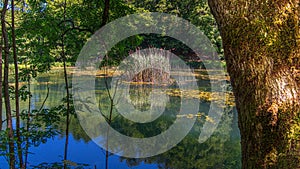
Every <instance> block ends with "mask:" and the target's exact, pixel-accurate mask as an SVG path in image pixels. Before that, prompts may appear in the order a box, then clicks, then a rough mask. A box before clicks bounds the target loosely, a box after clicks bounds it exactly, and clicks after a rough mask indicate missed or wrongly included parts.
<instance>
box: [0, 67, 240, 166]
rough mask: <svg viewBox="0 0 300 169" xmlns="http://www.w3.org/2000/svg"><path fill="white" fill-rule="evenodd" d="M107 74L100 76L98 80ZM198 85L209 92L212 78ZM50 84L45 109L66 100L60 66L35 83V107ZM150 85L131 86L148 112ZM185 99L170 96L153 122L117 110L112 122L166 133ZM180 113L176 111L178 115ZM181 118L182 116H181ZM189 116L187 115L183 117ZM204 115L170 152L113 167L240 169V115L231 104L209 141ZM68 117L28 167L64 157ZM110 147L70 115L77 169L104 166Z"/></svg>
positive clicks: (114, 161)
mask: <svg viewBox="0 0 300 169" xmlns="http://www.w3.org/2000/svg"><path fill="white" fill-rule="evenodd" d="M101 80H103V78H102V79H101V78H97V79H96V84H97V82H98V81H99V82H100V81H101ZM198 85H199V89H200V90H202V91H209V86H210V85H209V81H207V80H203V79H198ZM47 87H49V89H50V90H49V97H48V99H47V101H46V103H45V105H44V107H45V108H51V107H54V106H57V105H59V104H60V103H61V99H62V98H63V97H64V95H65V92H64V79H63V74H62V71H59V70H56V71H52V72H51V73H48V74H43V75H41V76H39V77H38V78H37V79H36V81H35V82H34V83H33V84H32V85H31V91H32V94H33V96H32V104H31V109H39V108H40V106H41V105H42V102H43V100H44V99H45V97H46V94H47ZM148 90H150V89H149V86H147V85H132V86H131V89H130V94H131V95H130V97H132V98H131V99H132V101H133V102H135V106H136V108H138V109H140V110H143V109H147V106H148V107H149V103H148V102H147V100H145V99H144V100H143V99H141V98H147V97H146V96H145V95H147V93H148V94H149V92H148ZM105 92H106V91H105V86H103V85H102V86H101V85H100V86H97V87H96V93H97V96H99V97H98V98H97V99H98V101H99V102H100V103H101V105H102V107H101V106H100V107H101V108H100V109H103V111H104V112H105V111H107V110H106V109H107V107H109V102H108V100H107V96H105ZM180 99H181V98H180V97H178V96H176V95H172V94H171V95H169V102H168V103H167V106H166V109H165V112H164V113H163V115H162V117H160V118H158V119H157V120H155V121H154V122H151V123H146V124H133V123H132V122H130V121H128V120H126V119H124V118H122V117H120V116H117V115H116V114H117V113H116V112H114V118H113V121H112V123H111V126H112V127H114V128H115V129H116V130H117V131H119V132H120V133H122V134H126V135H128V136H135V137H150V136H155V135H157V134H159V133H160V132H162V131H165V130H166V129H167V128H168V126H170V125H171V124H172V123H173V122H174V120H175V119H176V112H177V111H178V109H179V108H180ZM199 102H200V106H199V110H200V112H202V113H204V114H207V113H208V110H209V105H210V102H209V101H207V100H204V99H199ZM21 107H22V108H23V109H25V108H27V107H28V104H27V103H25V102H23V103H22V104H21ZM174 112H175V113H174ZM178 118H179V117H178ZM181 118H186V117H181ZM204 122H205V118H204V119H203V118H198V119H197V121H196V123H195V125H194V127H193V128H192V130H191V131H190V133H189V134H188V135H187V136H186V137H185V138H184V139H183V140H182V141H181V142H180V143H179V144H178V145H177V146H175V147H173V148H172V149H170V150H169V151H167V152H165V153H163V154H160V155H157V156H154V157H150V158H144V159H133V158H124V157H120V156H117V155H114V154H110V155H109V157H108V166H109V167H108V168H110V169H127V168H132V169H160V168H161V169H222V168H224V169H235V168H236V169H238V168H241V161H240V158H241V152H240V136H239V131H238V127H237V117H236V112H235V109H234V108H232V107H229V106H227V107H226V108H225V112H224V115H223V116H222V121H221V122H220V123H219V125H218V128H217V130H216V131H215V132H214V134H213V135H212V137H210V139H208V140H207V141H206V142H204V143H202V144H200V143H199V142H198V137H199V134H200V133H201V131H200V129H201V126H202V125H203V123H204ZM64 129H65V126H64V121H62V122H61V123H59V125H58V126H57V130H58V131H60V132H61V133H62V134H60V135H56V136H54V137H53V138H50V139H48V140H47V141H46V142H45V143H43V144H40V145H39V146H37V147H31V148H30V154H29V158H28V159H29V166H30V165H31V166H34V165H38V164H41V163H54V162H61V161H62V160H63V155H64V154H63V152H64V144H65V135H64V134H63V133H64ZM105 154H106V151H105V150H103V149H102V148H100V147H99V146H97V145H96V144H95V143H94V142H93V141H91V139H90V138H89V136H87V135H86V134H85V132H84V131H83V129H82V128H81V126H80V123H79V122H78V120H77V119H76V118H72V119H71V123H70V136H69V147H68V160H70V161H72V162H73V164H74V166H73V167H72V168H76V167H75V166H76V163H78V164H79V163H81V164H87V165H89V166H86V167H85V168H97V169H102V168H105V163H106V160H105ZM0 166H1V167H0V168H1V169H6V168H8V166H7V162H6V160H5V158H4V157H0Z"/></svg>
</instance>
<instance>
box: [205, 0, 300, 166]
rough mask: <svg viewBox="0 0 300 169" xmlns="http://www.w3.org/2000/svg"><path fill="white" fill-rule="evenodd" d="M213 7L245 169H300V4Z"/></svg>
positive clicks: (231, 2)
mask: <svg viewBox="0 0 300 169" xmlns="http://www.w3.org/2000/svg"><path fill="white" fill-rule="evenodd" d="M209 5H210V8H211V11H212V13H213V15H214V17H215V19H216V21H217V23H218V27H219V30H220V31H221V36H222V39H223V47H224V52H225V59H226V63H227V70H228V73H229V75H230V77H231V84H232V87H233V91H234V94H235V99H236V107H237V110H238V115H239V128H240V132H241V145H242V164H243V168H244V169H246V168H247V169H252V168H253V169H260V168H278V169H279V168H280V169H282V168H300V136H299V134H300V90H299V88H300V83H299V77H297V73H296V70H297V69H299V68H300V41H299V38H300V32H299V21H300V17H299V12H300V10H299V0H290V1H286V0H270V1H263V0H228V1H224V0H209ZM297 78H298V80H297Z"/></svg>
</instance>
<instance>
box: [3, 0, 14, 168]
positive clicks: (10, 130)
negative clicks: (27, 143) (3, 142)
mask: <svg viewBox="0 0 300 169" xmlns="http://www.w3.org/2000/svg"><path fill="white" fill-rule="evenodd" d="M7 7H8V0H5V1H4V3H3V8H2V12H1V26H2V38H3V42H4V101H5V110H6V120H7V129H8V148H9V151H8V152H9V155H8V157H9V167H10V168H11V169H14V168H15V161H16V159H15V153H14V147H15V146H14V131H13V126H12V115H11V105H10V97H9V84H8V71H9V63H8V58H9V46H8V45H9V44H8V41H9V39H8V33H7V29H6V23H5V22H6V20H5V17H6V12H7Z"/></svg>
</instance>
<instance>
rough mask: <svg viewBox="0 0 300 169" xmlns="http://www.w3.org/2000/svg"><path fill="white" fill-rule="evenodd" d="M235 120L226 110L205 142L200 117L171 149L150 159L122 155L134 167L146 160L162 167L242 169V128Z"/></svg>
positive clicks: (173, 168)
mask: <svg viewBox="0 0 300 169" xmlns="http://www.w3.org/2000/svg"><path fill="white" fill-rule="evenodd" d="M232 119H233V113H232V112H228V113H226V115H225V116H223V120H222V123H220V124H219V127H218V129H217V130H216V131H215V132H214V134H213V135H212V137H210V139H209V140H207V141H206V142H204V143H202V144H199V142H198V136H199V134H200V131H199V128H200V127H201V125H202V122H201V121H200V120H197V122H196V124H195V126H194V127H193V129H192V131H191V132H190V134H188V135H187V136H186V137H185V138H184V139H183V140H182V141H181V142H180V143H179V144H178V145H177V146H176V147H174V148H172V149H171V150H169V151H167V152H165V153H163V154H161V155H157V156H154V157H150V158H146V159H128V158H122V161H123V160H125V161H126V163H127V164H128V165H129V166H131V167H132V166H137V165H139V164H140V163H142V162H144V163H147V164H153V163H154V164H158V165H159V168H162V169H182V168H184V169H196V168H203V169H214V168H230V169H233V168H237V169H238V168H241V162H240V159H241V152H240V139H239V138H236V137H233V133H238V128H237V126H236V125H235V123H233V121H232Z"/></svg>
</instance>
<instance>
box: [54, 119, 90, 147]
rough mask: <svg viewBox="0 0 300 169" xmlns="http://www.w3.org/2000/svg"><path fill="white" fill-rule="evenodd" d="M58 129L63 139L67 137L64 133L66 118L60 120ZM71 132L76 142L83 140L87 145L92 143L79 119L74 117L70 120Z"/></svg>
mask: <svg viewBox="0 0 300 169" xmlns="http://www.w3.org/2000/svg"><path fill="white" fill-rule="evenodd" d="M57 129H58V130H59V131H60V136H61V137H62V138H63V137H65V133H64V131H65V130H66V125H65V117H62V118H61V119H60V122H59V123H58V125H57ZM69 132H70V133H71V134H72V136H73V138H74V139H75V140H76V141H80V140H83V141H84V142H85V143H87V142H89V141H91V138H90V137H89V136H88V135H87V134H86V132H85V131H84V130H83V128H82V127H81V125H80V123H79V120H78V119H77V118H74V117H73V116H72V117H71V118H70V123H69Z"/></svg>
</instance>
